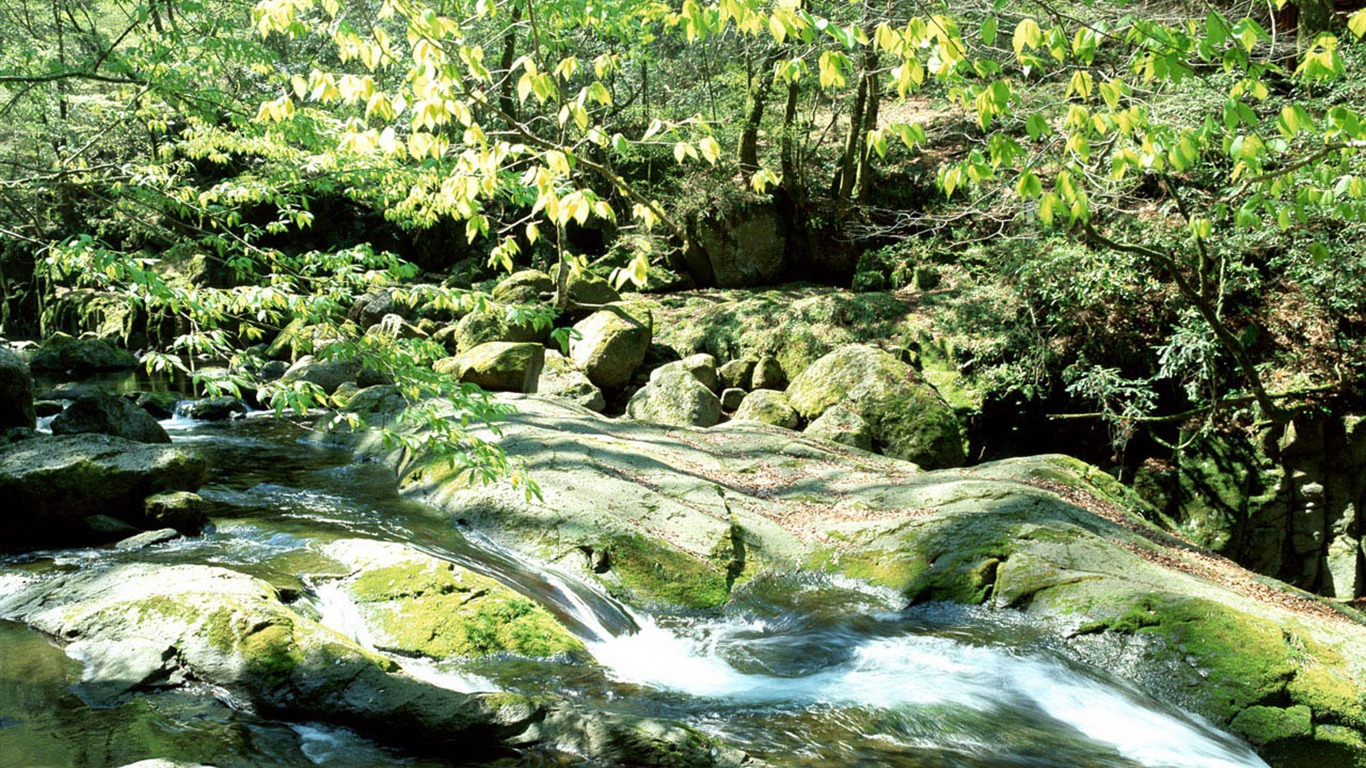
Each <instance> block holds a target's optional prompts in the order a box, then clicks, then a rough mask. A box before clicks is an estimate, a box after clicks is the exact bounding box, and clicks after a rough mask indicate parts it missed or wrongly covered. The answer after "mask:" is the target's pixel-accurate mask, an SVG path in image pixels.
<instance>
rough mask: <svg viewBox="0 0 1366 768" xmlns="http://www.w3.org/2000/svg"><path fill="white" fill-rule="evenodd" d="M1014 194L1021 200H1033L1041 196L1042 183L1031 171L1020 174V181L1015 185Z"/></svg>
mask: <svg viewBox="0 0 1366 768" xmlns="http://www.w3.org/2000/svg"><path fill="white" fill-rule="evenodd" d="M1015 192H1016V193H1017V194H1019V196H1020V199H1022V200H1033V199H1034V198H1036V197H1038V196H1039V195H1041V194H1043V182H1041V181H1039V177H1038V176H1035V175H1034V173H1033V172H1031V171H1025V172H1024V173H1022V174H1020V180H1019V181H1018V182H1017V183H1016V184H1015Z"/></svg>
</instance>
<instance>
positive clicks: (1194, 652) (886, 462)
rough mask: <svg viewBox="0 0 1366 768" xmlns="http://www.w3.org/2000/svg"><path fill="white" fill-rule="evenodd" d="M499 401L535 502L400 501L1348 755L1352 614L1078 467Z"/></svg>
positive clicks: (484, 495) (1364, 752)
mask: <svg viewBox="0 0 1366 768" xmlns="http://www.w3.org/2000/svg"><path fill="white" fill-rule="evenodd" d="M678 376H679V378H684V377H683V376H682V375H681V374H678ZM693 384H694V386H698V388H699V389H700V388H701V387H700V386H699V385H696V383H695V382H693ZM500 399H505V400H506V401H507V402H508V403H510V404H513V405H515V406H516V409H517V412H516V413H515V414H512V415H510V416H509V417H508V419H507V420H506V421H503V422H500V423H499V425H498V428H499V430H500V433H499V437H498V438H497V439H498V440H499V441H500V445H502V446H503V447H504V448H505V449H506V450H507V451H508V453H509V456H510V457H511V458H514V459H517V460H520V461H522V462H524V463H525V466H526V468H527V471H528V472H530V473H531V474H532V475H533V476H534V477H535V478H536V481H537V483H538V484H539V486H540V488H541V492H542V498H540V499H536V498H529V497H528V496H527V495H526V494H525V493H524V492H523V491H522V490H521V489H518V488H514V487H503V486H488V485H484V484H481V483H478V482H473V481H470V480H468V479H467V478H463V477H462V476H460V475H459V474H458V473H456V472H452V471H442V470H440V469H439V467H440V464H439V463H438V462H430V463H425V464H424V463H423V462H422V461H418V462H416V463H409V464H407V465H405V467H406V469H405V471H404V473H403V483H404V489H405V491H406V492H407V494H408V495H410V496H411V497H414V498H417V499H420V500H423V501H426V502H428V503H431V504H433V505H435V506H438V507H439V508H441V509H443V510H444V511H445V512H446V513H447V514H448V515H449V516H450V517H451V519H453V520H460V521H461V522H462V523H465V524H468V525H469V526H470V527H471V528H473V529H474V530H476V531H479V532H480V533H481V534H484V535H487V536H489V537H490V538H491V539H493V540H495V541H497V542H499V543H502V544H504V545H505V546H509V547H512V548H514V549H516V550H518V551H524V552H528V553H532V554H534V555H536V556H537V557H539V558H541V559H543V560H547V561H550V562H553V563H555V564H557V565H558V566H560V567H564V568H566V569H572V570H574V571H575V572H577V573H579V574H581V575H583V576H584V577H585V578H593V579H599V580H600V581H601V582H602V583H603V585H604V586H605V587H606V588H607V589H609V590H610V591H611V592H612V593H613V594H614V595H617V596H618V597H621V598H623V599H626V600H630V601H633V602H635V603H637V604H641V603H643V604H652V603H663V604H667V605H671V606H680V607H686V608H716V607H718V606H722V605H725V604H726V603H727V602H728V601H730V600H731V599H733V598H735V597H737V595H736V593H735V590H736V585H741V584H748V585H756V584H760V583H761V581H760V579H761V574H763V573H764V572H765V571H769V572H784V571H787V572H791V571H811V570H824V571H828V572H833V573H839V574H843V575H845V576H849V577H853V578H856V579H859V580H862V581H866V582H872V583H875V584H877V585H880V586H883V587H885V588H888V589H890V590H893V592H894V593H895V594H896V595H897V596H898V598H897V599H898V601H904V603H903V604H916V603H922V602H926V603H933V602H942V601H950V602H956V603H960V604H967V605H974V606H979V607H980V610H982V611H986V612H987V613H988V614H990V613H991V612H993V611H994V612H997V614H998V615H999V616H1000V620H1001V622H1002V623H1004V624H1006V625H1007V626H1020V627H1029V632H1030V633H1035V632H1037V633H1039V634H1037V635H1035V634H1031V637H1034V638H1036V639H1037V642H1038V643H1039V644H1040V646H1042V647H1047V648H1049V649H1053V650H1055V651H1056V652H1058V653H1061V654H1063V655H1065V656H1068V657H1070V658H1074V659H1078V660H1082V661H1084V662H1087V663H1090V664H1093V665H1096V666H1099V667H1102V668H1104V669H1106V670H1109V671H1111V672H1113V673H1114V674H1117V675H1120V676H1122V677H1124V678H1126V679H1128V680H1130V681H1132V682H1133V684H1134V685H1135V686H1136V687H1138V688H1140V689H1142V690H1143V691H1145V692H1147V693H1148V694H1150V695H1154V696H1156V697H1157V698H1159V699H1163V700H1166V701H1168V702H1176V703H1177V704H1179V705H1181V706H1184V707H1186V708H1188V709H1190V710H1193V711H1195V712H1197V713H1200V714H1203V715H1205V716H1206V717H1208V718H1210V719H1212V720H1213V721H1214V722H1215V723H1216V724H1218V725H1221V726H1224V727H1230V728H1233V729H1235V730H1236V731H1237V732H1238V733H1240V734H1242V735H1243V736H1245V737H1246V738H1247V739H1248V740H1249V741H1250V742H1252V743H1256V744H1263V745H1264V747H1263V750H1264V751H1263V754H1264V755H1266V756H1267V758H1268V761H1269V762H1270V763H1271V764H1272V765H1275V766H1278V768H1282V767H1283V768H1314V766H1320V765H1323V766H1327V765H1332V766H1338V765H1342V766H1349V765H1356V764H1358V763H1361V762H1363V761H1364V760H1366V739H1363V734H1364V733H1366V709H1363V705H1362V702H1363V701H1364V700H1366V699H1363V695H1366V626H1363V624H1364V623H1366V622H1363V620H1362V618H1361V614H1360V613H1358V612H1356V611H1353V610H1351V609H1350V608H1349V607H1344V606H1341V605H1334V604H1332V603H1330V602H1327V601H1320V600H1317V599H1315V598H1313V597H1312V596H1309V595H1305V594H1304V593H1301V592H1297V591H1295V590H1292V589H1290V588H1287V587H1286V586H1285V585H1283V584H1279V583H1277V582H1274V581H1272V580H1270V579H1263V578H1258V577H1255V576H1253V575H1252V574H1250V573H1248V572H1247V571H1245V570H1242V569H1241V568H1239V567H1238V566H1236V565H1234V564H1232V563H1230V562H1228V561H1226V560H1222V559H1219V558H1211V557H1209V556H1208V555H1207V554H1205V553H1202V552H1200V551H1198V550H1196V549H1194V548H1192V547H1190V546H1189V545H1188V544H1186V543H1184V542H1182V541H1179V540H1177V539H1175V538H1173V537H1171V536H1170V535H1168V534H1165V533H1163V532H1162V531H1160V530H1158V529H1156V528H1154V527H1153V526H1152V525H1150V524H1149V523H1147V522H1146V521H1145V520H1144V518H1143V516H1142V515H1141V514H1140V511H1142V509H1143V507H1142V503H1141V502H1140V501H1139V500H1138V499H1137V498H1136V497H1135V495H1134V494H1133V493H1132V492H1131V491H1129V490H1127V489H1125V488H1124V487H1123V486H1121V485H1119V484H1118V483H1117V482H1116V481H1115V480H1114V479H1113V478H1111V477H1109V476H1108V475H1106V474H1105V473H1104V472H1102V471H1100V470H1098V469H1096V468H1094V467H1090V466H1087V465H1085V464H1083V463H1081V462H1079V461H1076V460H1075V459H1069V458H1067V457H1063V456H1041V457H1029V458H1025V459H1014V460H1008V461H1000V462H992V463H987V464H981V465H977V466H974V467H973V468H972V469H970V470H952V469H950V470H939V471H934V472H924V471H920V470H918V469H917V468H915V467H914V466H913V465H911V464H908V463H906V462H904V461H900V460H895V459H890V458H887V457H882V456H876V455H872V454H864V453H859V454H853V453H851V452H847V451H844V450H842V449H839V448H838V447H837V446H832V445H830V444H828V443H824V442H822V441H815V440H807V439H805V438H802V437H799V436H794V435H792V434H791V433H784V432H782V431H780V430H773V429H760V428H757V427H755V426H754V425H752V424H748V423H745V422H738V421H735V422H730V423H728V424H725V425H720V426H717V427H715V428H713V429H710V430H706V431H688V432H679V431H678V430H670V429H666V428H660V427H655V426H651V425H648V424H638V423H629V422H623V421H613V420H609V419H604V418H601V417H598V416H596V415H595V414H591V413H588V412H585V411H583V410H582V409H578V408H573V407H571V406H567V405H564V404H560V403H552V402H549V401H545V400H541V399H540V398H535V397H507V398H500ZM477 429H478V430H479V433H480V434H482V435H490V433H489V432H488V431H487V429H486V428H484V427H478V428H477ZM804 583H805V584H809V582H804ZM754 588H756V589H757V588H758V587H754ZM749 589H750V587H745V588H744V590H749ZM746 593H748V594H750V595H751V596H752V595H753V594H754V593H753V592H745V591H742V592H741V595H740V596H743V595H744V594H746ZM1021 613H1024V614H1027V617H1026V618H1024V619H1023V622H1024V623H1021V624H1015V623H1012V622H1021V621H1022V618H1021V616H1020V614H1021ZM1301 708H1306V709H1307V710H1308V721H1309V722H1308V726H1307V727H1305V714H1306V712H1305V709H1301ZM1249 762H1254V761H1249Z"/></svg>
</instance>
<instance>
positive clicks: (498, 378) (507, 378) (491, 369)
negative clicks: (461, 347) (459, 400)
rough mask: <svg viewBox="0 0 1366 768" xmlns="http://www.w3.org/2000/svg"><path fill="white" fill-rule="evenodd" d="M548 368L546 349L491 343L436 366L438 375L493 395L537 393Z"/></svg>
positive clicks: (446, 359) (527, 344)
mask: <svg viewBox="0 0 1366 768" xmlns="http://www.w3.org/2000/svg"><path fill="white" fill-rule="evenodd" d="M544 365H545V347H543V346H541V345H540V344H536V343H532V342H509V341H490V342H486V343H484V344H480V345H478V346H476V347H474V348H472V349H468V350H466V351H464V352H461V353H460V354H459V355H457V356H456V357H448V358H445V359H443V360H438V361H437V362H436V363H435V364H433V366H432V367H433V368H434V369H435V370H436V372H437V373H441V374H446V375H449V376H453V377H455V378H456V379H459V380H460V381H464V382H468V383H470V384H478V385H479V386H480V387H483V388H484V389H486V390H489V391H493V392H533V391H535V389H536V382H537V380H538V379H539V378H540V376H541V368H542V367H544Z"/></svg>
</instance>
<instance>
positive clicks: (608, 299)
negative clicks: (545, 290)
mask: <svg viewBox="0 0 1366 768" xmlns="http://www.w3.org/2000/svg"><path fill="white" fill-rule="evenodd" d="M559 274H560V269H559V266H558V265H556V267H555V268H554V269H552V270H550V280H551V284H550V285H551V287H550V290H551V291H554V290H555V279H556V278H557V277H558V276H559ZM565 292H566V293H568V294H569V300H570V301H571V302H573V303H575V304H584V305H588V306H602V305H605V304H614V303H616V302H618V301H621V294H620V293H618V292H617V290H616V289H615V288H613V287H612V284H611V283H609V282H607V281H606V280H604V279H603V278H601V277H599V276H597V275H595V274H593V273H592V272H589V271H588V270H585V269H570V270H569V281H568V284H567V285H566V286H565Z"/></svg>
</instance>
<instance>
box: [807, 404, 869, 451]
mask: <svg viewBox="0 0 1366 768" xmlns="http://www.w3.org/2000/svg"><path fill="white" fill-rule="evenodd" d="M802 434H804V435H807V436H809V437H816V438H820V439H821V440H829V441H830V442H832V443H840V444H841V445H847V446H850V447H852V448H858V449H860V450H864V451H871V450H873V428H872V427H870V426H868V422H866V421H864V420H863V417H862V416H860V415H858V414H857V413H855V412H854V411H853V410H851V409H850V408H849V407H848V406H845V405H838V404H837V405H832V406H830V407H829V408H827V409H826V410H825V413H822V414H821V415H820V416H819V417H817V418H816V420H815V421H812V422H811V423H810V424H808V425H806V429H805V430H803V432H802Z"/></svg>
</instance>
